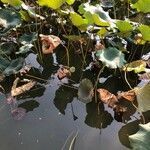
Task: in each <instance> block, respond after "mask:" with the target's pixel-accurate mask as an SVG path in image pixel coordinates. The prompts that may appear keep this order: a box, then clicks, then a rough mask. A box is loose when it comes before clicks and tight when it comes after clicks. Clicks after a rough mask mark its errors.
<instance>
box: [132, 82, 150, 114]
mask: <svg viewBox="0 0 150 150" xmlns="http://www.w3.org/2000/svg"><path fill="white" fill-rule="evenodd" d="M149 91H150V83H148V84H146V85H144V86H143V87H141V88H139V87H137V88H135V93H136V97H137V102H138V109H139V110H140V111H142V112H146V111H148V110H150V94H149Z"/></svg>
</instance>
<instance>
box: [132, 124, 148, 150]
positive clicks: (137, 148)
mask: <svg viewBox="0 0 150 150" xmlns="http://www.w3.org/2000/svg"><path fill="white" fill-rule="evenodd" d="M139 128H140V130H139V131H138V132H137V133H136V134H133V135H130V136H129V140H130V143H131V146H132V148H133V150H149V149H150V123H147V124H144V125H143V124H139Z"/></svg>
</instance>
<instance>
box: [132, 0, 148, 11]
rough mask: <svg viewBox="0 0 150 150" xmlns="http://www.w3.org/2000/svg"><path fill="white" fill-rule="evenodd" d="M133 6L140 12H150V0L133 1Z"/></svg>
mask: <svg viewBox="0 0 150 150" xmlns="http://www.w3.org/2000/svg"><path fill="white" fill-rule="evenodd" d="M131 6H132V8H136V9H137V11H139V12H144V13H149V12H150V0H137V1H136V2H135V3H131Z"/></svg>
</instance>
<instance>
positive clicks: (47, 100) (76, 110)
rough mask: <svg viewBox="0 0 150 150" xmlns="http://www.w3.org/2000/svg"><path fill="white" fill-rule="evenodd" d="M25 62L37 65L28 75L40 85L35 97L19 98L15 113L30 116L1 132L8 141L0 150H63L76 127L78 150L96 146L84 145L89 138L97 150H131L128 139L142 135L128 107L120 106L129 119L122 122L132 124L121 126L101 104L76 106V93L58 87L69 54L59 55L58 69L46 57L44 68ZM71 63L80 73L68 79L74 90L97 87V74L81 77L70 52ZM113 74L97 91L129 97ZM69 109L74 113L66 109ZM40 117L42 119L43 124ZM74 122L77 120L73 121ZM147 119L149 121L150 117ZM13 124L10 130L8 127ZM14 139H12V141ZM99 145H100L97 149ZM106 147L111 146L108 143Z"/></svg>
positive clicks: (77, 58) (36, 61) (2, 142)
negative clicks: (88, 84) (19, 111)
mask: <svg viewBox="0 0 150 150" xmlns="http://www.w3.org/2000/svg"><path fill="white" fill-rule="evenodd" d="M88 57H89V59H88V60H87V64H86V65H85V66H84V69H85V67H86V66H88V65H89V63H90V61H91V58H90V56H88ZM27 59H29V60H28V62H30V63H31V64H34V67H33V68H32V69H31V70H30V72H29V74H30V75H32V76H34V77H37V78H38V79H37V81H38V83H39V85H37V86H35V87H34V88H33V89H31V91H29V92H26V93H24V94H22V95H21V96H19V97H17V100H18V102H17V107H22V108H24V109H26V110H27V112H29V113H28V115H27V116H26V117H25V119H24V120H22V121H19V122H16V121H14V120H13V119H10V120H8V121H7V122H6V123H5V126H0V130H2V131H1V132H0V133H2V134H3V135H4V138H2V137H0V145H2V146H0V148H1V147H2V148H3V150H18V149H22V150H27V149H28V150H30V149H32V150H35V149H36V150H41V149H42V148H43V146H45V148H44V149H45V150H49V149H51V150H60V149H61V147H62V145H64V142H65V139H66V138H67V136H68V135H69V133H71V131H72V130H75V128H76V127H78V128H79V135H78V136H79V138H80V139H82V140H83V143H84V144H83V143H82V142H81V143H80V141H77V143H78V144H79V145H77V149H78V150H81V149H82V150H90V148H89V149H88V148H86V146H84V145H88V144H90V145H92V144H93V143H90V142H89V143H88V142H87V141H86V140H84V138H85V137H86V136H87V137H88V138H90V139H91V141H93V142H94V145H93V150H99V147H102V149H101V150H105V149H108V148H111V149H115V150H120V149H122V150H126V149H127V148H130V144H129V141H128V135H130V134H133V133H135V132H136V131H137V130H138V128H136V127H137V125H138V123H139V122H138V121H137V119H136V120H135V118H134V119H132V118H133V117H131V116H133V115H135V113H136V110H135V108H134V107H133V106H132V105H131V104H130V103H129V102H127V101H122V102H121V103H122V104H123V105H124V106H127V108H128V111H127V113H126V114H124V115H123V120H124V121H123V122H128V121H132V122H130V123H128V124H125V123H123V122H122V120H119V119H118V118H117V117H118V116H116V114H114V111H112V110H110V109H109V108H107V107H106V106H105V105H104V104H103V103H100V104H99V105H98V104H96V103H95V102H94V101H93V102H90V103H88V104H86V105H85V104H83V103H81V102H80V101H78V100H77V89H74V88H70V87H67V86H64V85H59V84H60V83H61V82H60V81H59V80H58V79H57V77H56V75H55V73H56V72H57V70H58V68H59V65H58V64H66V52H65V51H64V50H63V49H62V47H60V48H59V49H58V52H57V62H58V64H56V63H55V64H54V62H53V59H54V58H53V57H52V56H49V55H48V56H43V63H41V62H40V61H39V59H37V56H36V55H33V54H32V56H31V58H29V57H28V58H27ZM70 60H71V62H70V66H74V67H75V68H76V72H75V73H73V74H72V76H71V78H70V79H71V80H73V81H74V82H75V83H76V84H79V82H80V81H81V79H83V78H89V79H90V80H91V81H92V82H93V83H94V82H95V78H96V76H97V73H96V72H95V71H93V70H85V71H83V68H82V58H81V55H77V54H75V53H73V52H70ZM106 74H107V75H106ZM110 74H111V72H108V71H107V69H106V70H104V73H102V75H101V77H106V78H107V80H106V81H105V82H104V83H100V84H99V85H98V88H105V89H107V90H109V91H110V92H112V93H114V94H116V93H117V92H118V91H125V90H127V89H128V87H127V86H126V84H125V82H124V81H123V80H122V78H121V77H118V76H116V75H113V76H110ZM27 78H29V77H27ZM31 78H32V77H31ZM40 79H43V80H40ZM68 82H69V81H68ZM52 83H54V84H52ZM58 83H59V84H58ZM61 84H62V83H61ZM71 84H72V83H69V85H71ZM34 99H36V100H34ZM4 103H5V102H4V101H3V102H2V103H0V105H1V106H2V105H3V104H4ZM69 104H70V106H71V107H67V106H68V105H69ZM31 111H32V112H31ZM7 112H8V108H7V107H6V109H5V110H3V112H1V114H0V118H2V119H3V118H4V117H10V115H9V113H7ZM62 114H63V115H62ZM41 115H42V116H43V118H44V119H43V120H42V118H41ZM35 116H36V117H37V118H38V117H39V118H41V119H40V120H42V121H40V120H38V121H37V120H36V119H35ZM137 116H138V115H137ZM71 118H73V120H72V119H71ZM147 118H148V119H149V117H147ZM0 120H1V119H0ZM117 121H118V122H117ZM120 122H121V123H120ZM11 124H12V126H10V125H11ZM35 124H36V126H35ZM9 128H12V130H11V131H10V132H8V133H6V132H7V130H10V129H9ZM21 129H22V130H23V132H24V135H22V137H21V138H22V139H24V142H25V143H26V145H23V146H22V145H20V144H18V136H17V137H16V131H18V130H21ZM41 129H42V130H41ZM97 129H104V130H103V132H104V134H105V135H103V136H102V138H104V139H103V140H104V142H102V143H101V141H100V140H99V136H100V135H99V134H97V132H98V131H97ZM118 131H119V132H118ZM27 134H29V135H27ZM90 135H91V136H90ZM34 136H37V137H38V138H39V139H40V140H39V139H38V140H36V143H35V139H34ZM118 136H119V137H118ZM10 137H11V138H12V139H11V141H10ZM28 138H29V139H28ZM77 138H78V137H77ZM92 138H93V139H92ZM112 138H113V139H112ZM8 140H9V141H10V146H9V145H7V144H6V143H7V141H8ZM19 140H20V139H19ZM103 140H102V141H103ZM119 140H120V142H121V143H122V145H124V146H126V147H127V148H125V147H124V146H122V145H121V143H120V142H119ZM95 141H97V143H96V144H95ZM108 141H109V142H110V143H108ZM112 141H115V142H112ZM86 142H87V143H86ZM21 143H23V142H21ZM38 144H39V145H38ZM100 144H102V145H100ZM109 144H110V145H109ZM29 145H30V146H29ZM28 146H29V147H28ZM107 146H109V147H107ZM12 147H13V148H12ZM75 147H76V146H75ZM108 150H109V149H108Z"/></svg>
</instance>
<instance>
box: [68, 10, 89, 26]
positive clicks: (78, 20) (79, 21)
mask: <svg viewBox="0 0 150 150" xmlns="http://www.w3.org/2000/svg"><path fill="white" fill-rule="evenodd" d="M70 19H71V21H72V23H73V25H75V26H77V27H79V26H82V25H87V24H88V20H87V19H84V18H82V16H80V15H79V14H77V13H76V12H71V13H70Z"/></svg>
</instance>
